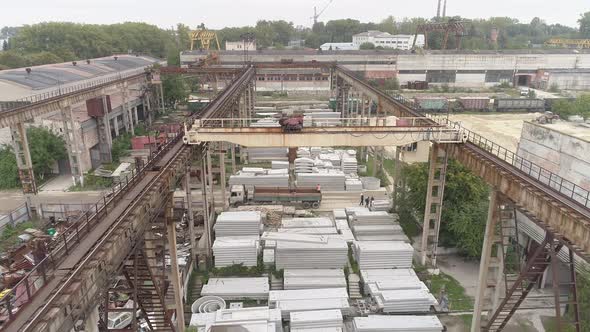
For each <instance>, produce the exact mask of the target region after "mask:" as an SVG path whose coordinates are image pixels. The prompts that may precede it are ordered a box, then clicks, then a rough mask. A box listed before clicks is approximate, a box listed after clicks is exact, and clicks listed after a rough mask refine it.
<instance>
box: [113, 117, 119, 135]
mask: <svg viewBox="0 0 590 332" xmlns="http://www.w3.org/2000/svg"><path fill="white" fill-rule="evenodd" d="M113 126H114V127H115V136H117V137H118V136H119V117H118V116H115V117H114V118H113Z"/></svg>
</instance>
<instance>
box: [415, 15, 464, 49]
mask: <svg viewBox="0 0 590 332" xmlns="http://www.w3.org/2000/svg"><path fill="white" fill-rule="evenodd" d="M431 32H442V33H444V37H443V41H442V45H441V49H443V50H446V49H447V44H448V42H449V36H450V35H451V33H454V34H455V48H456V49H457V50H460V49H461V39H462V38H463V35H464V33H465V22H464V21H459V20H449V21H448V22H437V23H424V24H420V25H418V27H417V28H416V34H415V35H414V43H413V45H412V48H415V47H416V40H417V38H418V35H419V34H424V49H428V34H429V33H431Z"/></svg>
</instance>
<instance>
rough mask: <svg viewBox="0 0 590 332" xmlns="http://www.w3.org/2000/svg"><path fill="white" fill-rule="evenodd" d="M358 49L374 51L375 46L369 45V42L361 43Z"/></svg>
mask: <svg viewBox="0 0 590 332" xmlns="http://www.w3.org/2000/svg"><path fill="white" fill-rule="evenodd" d="M359 48H360V49H361V50H374V49H375V44H373V43H370V42H366V43H362V44H361V46H359Z"/></svg>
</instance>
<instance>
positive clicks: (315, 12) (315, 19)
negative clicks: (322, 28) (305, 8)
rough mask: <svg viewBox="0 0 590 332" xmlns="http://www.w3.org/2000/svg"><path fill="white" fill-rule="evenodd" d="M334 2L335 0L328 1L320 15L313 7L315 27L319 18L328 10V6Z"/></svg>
mask: <svg viewBox="0 0 590 332" xmlns="http://www.w3.org/2000/svg"><path fill="white" fill-rule="evenodd" d="M332 1H334V0H330V1H328V3H327V4H326V5H325V6H324V8H322V10H320V12H319V13H318V11H317V7H316V6H313V17H312V18H313V24H314V25H315V24H316V23H318V17H320V15H322V13H323V12H324V11H325V10H326V8H328V6H329V5H330V4H331V3H332Z"/></svg>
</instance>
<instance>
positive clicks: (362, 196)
mask: <svg viewBox="0 0 590 332" xmlns="http://www.w3.org/2000/svg"><path fill="white" fill-rule="evenodd" d="M363 204H365V195H364V194H361V202H360V203H359V205H360V206H363Z"/></svg>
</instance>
